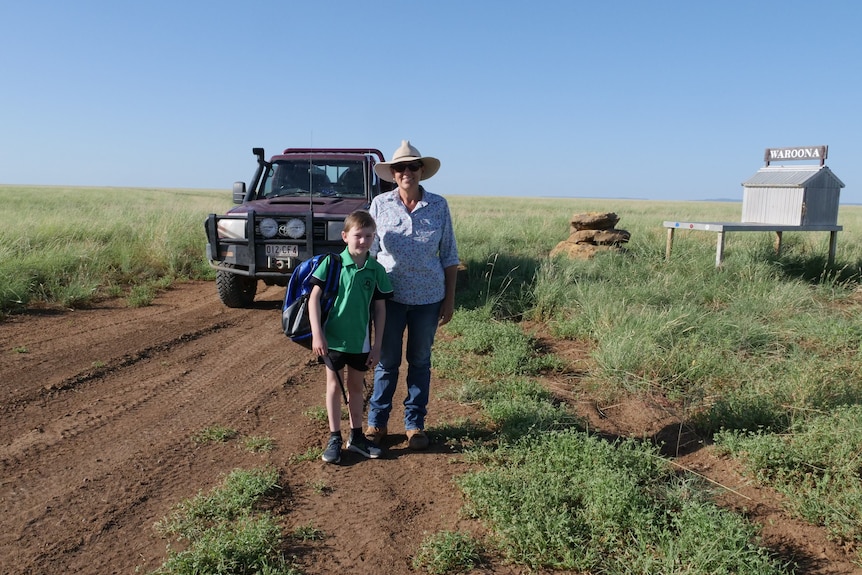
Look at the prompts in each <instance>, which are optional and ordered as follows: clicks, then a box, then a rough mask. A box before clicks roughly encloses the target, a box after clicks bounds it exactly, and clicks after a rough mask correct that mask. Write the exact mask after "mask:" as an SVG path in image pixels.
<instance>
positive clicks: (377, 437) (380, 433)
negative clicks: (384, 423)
mask: <svg viewBox="0 0 862 575" xmlns="http://www.w3.org/2000/svg"><path fill="white" fill-rule="evenodd" d="M385 437H386V428H385V427H369V428H367V429H366V430H365V439H367V440H368V441H370V442H371V443H374V444H375V445H377V446H378V447H380V446H381V445H380V442H381V441H383V439H384V438H385Z"/></svg>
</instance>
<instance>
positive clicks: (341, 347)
mask: <svg viewBox="0 0 862 575" xmlns="http://www.w3.org/2000/svg"><path fill="white" fill-rule="evenodd" d="M341 263H342V265H341V278H340V279H341V281H340V283H339V286H338V296H336V298H335V304H334V305H333V306H332V310H331V311H330V312H329V318H328V319H327V320H326V328H325V334H326V343H327V345H328V346H329V349H334V350H335V351H340V352H342V353H367V352H368V351H370V350H371V340H370V338H369V333H368V326H369V324H370V323H371V302H373V301H374V300H378V299H387V298H390V297H392V284H390V283H389V276H388V275H386V270H385V269H383V266H382V265H380V264H379V263H377V260H375V259H374V258H372V257H371V256H368V257H367V258H366V260H365V265H363V266H362V267H361V268H360V267H358V266H357V265H356V264H355V263H354V262H353V258H352V257H350V251H348V249H347V248H344V251H343V252H341ZM328 266H329V259H326V260H324V261H323V262H322V263H321V264H320V266H319V267H318V268H317V269H316V270H314V274H313V275H314V277H315V278H316V279H318V280H320V281H321V282H323V281H324V280H325V279H326V272H327V269H328ZM381 329H382V326H381Z"/></svg>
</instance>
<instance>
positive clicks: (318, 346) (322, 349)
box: [311, 337, 329, 356]
mask: <svg viewBox="0 0 862 575" xmlns="http://www.w3.org/2000/svg"><path fill="white" fill-rule="evenodd" d="M311 351H313V352H314V353H316V354H317V355H319V356H324V355H326V354H327V353H329V345H328V344H327V343H326V338H325V337H312V338H311Z"/></svg>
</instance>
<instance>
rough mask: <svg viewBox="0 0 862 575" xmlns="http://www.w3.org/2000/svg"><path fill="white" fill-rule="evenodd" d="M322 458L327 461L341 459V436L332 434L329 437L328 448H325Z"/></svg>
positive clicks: (331, 461)
mask: <svg viewBox="0 0 862 575" xmlns="http://www.w3.org/2000/svg"><path fill="white" fill-rule="evenodd" d="M348 445H350V444H348ZM321 459H323V460H324V461H325V462H327V463H338V462H339V461H341V438H340V437H339V436H337V435H331V436H330V437H329V443H327V444H326V449H324V450H323V456H322V457H321Z"/></svg>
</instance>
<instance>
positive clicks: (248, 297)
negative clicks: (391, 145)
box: [205, 148, 392, 307]
mask: <svg viewBox="0 0 862 575" xmlns="http://www.w3.org/2000/svg"><path fill="white" fill-rule="evenodd" d="M252 152H253V153H254V155H255V156H257V171H255V174H254V177H253V179H252V181H251V183H250V184H249V185H248V187H246V185H245V182H235V183H234V185H233V201H234V203H235V204H239V205H238V206H236V207H234V208H232V209H231V210H229V211H228V212H227V213H226V214H210V215H209V216H207V219H206V223H205V226H206V234H207V259H208V260H209V262H210V265H211V266H213V267H214V268H215V269H216V270H217V271H216V287H217V288H218V294H219V297H220V298H221V300H222V302H223V303H224V304H225V305H226V306H228V307H248V306H250V305H251V304H252V303H253V302H254V296H255V294H256V293H257V282H258V280H263V281H264V283H266V284H267V285H281V286H286V285H287V282H288V280H289V279H290V274H291V273H292V272H293V270H294V269H296V267H297V266H298V265H299V264H300V263H301V262H302V261H304V260H306V259H308V258H310V257H312V256H314V255H316V254H320V253H327V252H336V253H339V252H341V250H343V249H344V242H343V241H342V240H341V230H342V227H343V225H344V218H345V217H347V215H348V214H350V213H351V212H353V211H354V210H357V209H367V208H368V206H369V204H370V203H371V199H372V198H373V197H374V196H376V195H377V194H379V193H380V192H381V191H388V190H390V189H392V185H391V184H389V183H388V182H383V181H381V180H380V179H379V178H378V177H377V175H376V174H375V173H374V165H375V164H376V163H378V162H383V161H384V159H383V154H382V153H381V152H380V151H379V150H376V149H372V148H367V149H366V148H288V149H286V150H285V151H284V152H283V153H281V154H278V155H275V156H273V157H272V158H271V159H270V160H269V161H267V160H266V159H265V158H264V151H263V148H253V149H252Z"/></svg>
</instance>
